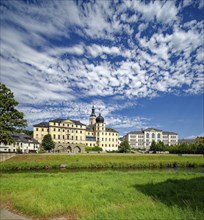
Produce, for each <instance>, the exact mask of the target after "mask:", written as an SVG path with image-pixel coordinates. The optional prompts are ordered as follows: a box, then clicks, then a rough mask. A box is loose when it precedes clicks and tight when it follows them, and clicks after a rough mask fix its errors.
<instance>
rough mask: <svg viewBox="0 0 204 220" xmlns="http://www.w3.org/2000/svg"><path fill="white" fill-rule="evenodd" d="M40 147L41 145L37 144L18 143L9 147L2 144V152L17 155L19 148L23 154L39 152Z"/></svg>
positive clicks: (0, 148) (0, 146)
mask: <svg viewBox="0 0 204 220" xmlns="http://www.w3.org/2000/svg"><path fill="white" fill-rule="evenodd" d="M39 147H40V145H39V144H35V143H24V142H16V143H15V144H8V145H5V144H3V143H1V144H0V152H12V153H16V152H17V149H18V148H20V150H21V151H22V153H30V152H38V149H39Z"/></svg>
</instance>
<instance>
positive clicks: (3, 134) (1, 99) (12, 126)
mask: <svg viewBox="0 0 204 220" xmlns="http://www.w3.org/2000/svg"><path fill="white" fill-rule="evenodd" d="M17 105H18V102H17V101H16V100H15V99H14V95H13V93H12V92H11V90H10V89H8V88H7V87H6V86H5V85H4V84H2V83H0V142H2V143H4V144H8V143H14V142H15V141H14V140H13V139H12V138H11V135H10V132H13V131H15V130H16V128H23V127H26V126H27V123H26V120H25V119H23V117H24V114H23V113H22V112H19V111H18V110H17V109H16V108H15V107H16V106H17Z"/></svg>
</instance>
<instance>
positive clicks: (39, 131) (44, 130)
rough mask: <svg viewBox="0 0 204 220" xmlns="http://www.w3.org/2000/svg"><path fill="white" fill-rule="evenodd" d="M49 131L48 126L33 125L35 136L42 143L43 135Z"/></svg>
mask: <svg viewBox="0 0 204 220" xmlns="http://www.w3.org/2000/svg"><path fill="white" fill-rule="evenodd" d="M48 133H49V129H48V127H33V138H34V139H36V140H38V142H39V143H42V140H43V137H44V136H45V135H46V134H48Z"/></svg>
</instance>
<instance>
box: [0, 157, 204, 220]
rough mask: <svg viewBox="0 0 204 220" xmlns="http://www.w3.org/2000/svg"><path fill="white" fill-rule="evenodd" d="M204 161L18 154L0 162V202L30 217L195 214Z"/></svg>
mask: <svg viewBox="0 0 204 220" xmlns="http://www.w3.org/2000/svg"><path fill="white" fill-rule="evenodd" d="M62 165H63V167H66V168H65V169H64V170H63V171H62V170H60V169H59V168H60V167H62ZM203 167H204V157H203V156H177V155H135V154H134V155H133V154H77V155H60V154H38V155H37V154H36V155H17V156H15V157H13V158H10V159H9V160H6V161H4V162H2V163H0V168H1V174H0V179H1V181H0V187H1V194H0V202H1V204H3V205H4V206H5V207H9V208H10V209H11V210H15V211H16V212H18V213H21V214H23V215H26V216H28V217H31V218H33V219H52V218H53V217H65V218H66V219H72V220H76V219H80V220H81V219H82V220H98V219H99V220H100V219H101V220H106V219H107V220H110V219H111V220H129V219H130V220H135V219H138V220H139V219H140V220H160V219H161V220H164V219H165V220H168V219H169V220H172V219H179V220H180V219H181V220H183V219H185V220H188V219H189V220H193V219H198V220H200V219H202V218H203V216H204V173H203V172H200V171H203ZM103 168H105V170H103ZM121 168H125V169H124V170H123V171H121V170H120V169H121ZM152 168H156V169H152ZM160 168H162V169H160ZM166 168H167V169H166ZM173 168H176V169H173ZM177 168H181V169H177ZM189 168H191V169H189ZM194 168H195V169H194ZM196 168H198V169H196Z"/></svg>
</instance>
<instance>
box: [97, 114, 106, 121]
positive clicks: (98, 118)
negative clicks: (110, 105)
mask: <svg viewBox="0 0 204 220" xmlns="http://www.w3.org/2000/svg"><path fill="white" fill-rule="evenodd" d="M96 123H104V118H103V117H102V116H101V113H99V116H98V117H97V118H96Z"/></svg>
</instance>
